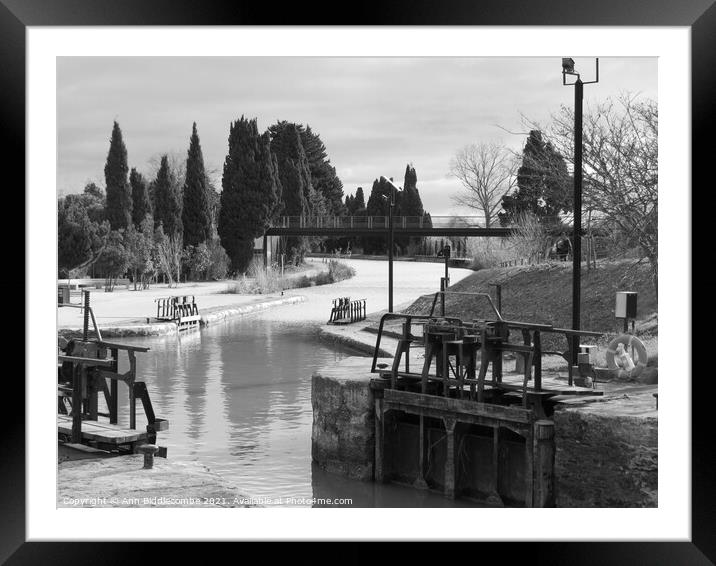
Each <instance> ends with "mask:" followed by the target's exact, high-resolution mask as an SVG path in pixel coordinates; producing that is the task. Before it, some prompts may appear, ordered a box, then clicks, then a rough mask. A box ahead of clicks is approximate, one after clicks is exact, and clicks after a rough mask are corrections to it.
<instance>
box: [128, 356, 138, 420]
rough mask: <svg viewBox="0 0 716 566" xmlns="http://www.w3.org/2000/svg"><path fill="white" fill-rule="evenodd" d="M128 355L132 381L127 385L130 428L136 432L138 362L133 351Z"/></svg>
mask: <svg viewBox="0 0 716 566" xmlns="http://www.w3.org/2000/svg"><path fill="white" fill-rule="evenodd" d="M127 353H128V354H129V371H130V378H129V379H130V381H129V382H128V383H127V385H128V386H129V428H131V429H132V430H134V429H136V428H137V399H136V398H135V396H134V379H135V378H136V377H137V360H136V358H135V357H134V352H133V351H132V350H128V351H127Z"/></svg>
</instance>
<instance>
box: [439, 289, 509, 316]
mask: <svg viewBox="0 0 716 566" xmlns="http://www.w3.org/2000/svg"><path fill="white" fill-rule="evenodd" d="M440 295H470V296H473V297H486V298H487V301H488V302H489V303H490V306H491V307H492V311H493V312H494V313H495V316H496V317H497V320H498V321H500V322H504V319H503V318H502V315H501V314H500V311H498V310H497V307H496V306H495V304H494V303H493V302H492V297H490V295H488V294H487V293H467V292H461V291H436V293H435V297H434V298H433V305H432V307H430V316H433V313H434V312H435V305H436V304H437V301H438V297H439V296H440Z"/></svg>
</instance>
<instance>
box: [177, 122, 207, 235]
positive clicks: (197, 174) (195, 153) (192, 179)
mask: <svg viewBox="0 0 716 566" xmlns="http://www.w3.org/2000/svg"><path fill="white" fill-rule="evenodd" d="M209 191H210V189H209V182H208V180H207V178H206V171H205V170H204V156H203V155H202V152H201V145H200V144H199V135H198V134H197V132H196V122H194V124H193V126H192V129H191V138H190V140H189V151H188V154H187V159H186V179H185V181H184V191H183V192H184V205H183V207H182V225H183V227H184V246H197V245H199V244H200V243H202V242H205V241H207V240H208V239H209V238H210V237H211V206H212V203H211V195H210V194H209Z"/></svg>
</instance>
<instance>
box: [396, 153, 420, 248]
mask: <svg viewBox="0 0 716 566" xmlns="http://www.w3.org/2000/svg"><path fill="white" fill-rule="evenodd" d="M417 185H418V174H417V173H416V172H415V167H413V165H412V163H410V164H408V165H406V167H405V183H404V184H403V192H402V194H401V199H400V211H399V214H400V216H407V217H409V218H410V220H409V222H410V223H413V224H414V223H417V222H419V220H418V219H419V218H421V217H423V216H424V215H425V210H424V209H423V201H422V200H421V198H420V192H419V191H418V186H417ZM397 241H398V242H399V245H400V246H402V247H403V248H406V247H407V246H408V244H410V243H412V244H413V247H414V248H419V247H420V245H421V244H422V238H419V237H418V238H405V237H403V238H399V239H398V240H397Z"/></svg>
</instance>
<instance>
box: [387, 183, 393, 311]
mask: <svg viewBox="0 0 716 566" xmlns="http://www.w3.org/2000/svg"><path fill="white" fill-rule="evenodd" d="M388 210H389V213H388V232H389V233H390V238H389V240H390V242H389V245H388V312H393V187H390V203H389V209H388Z"/></svg>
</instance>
